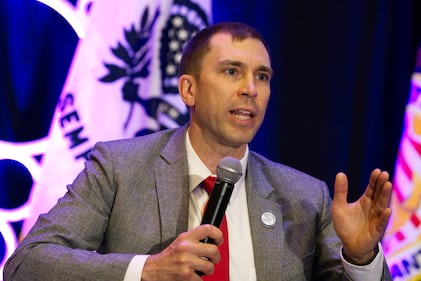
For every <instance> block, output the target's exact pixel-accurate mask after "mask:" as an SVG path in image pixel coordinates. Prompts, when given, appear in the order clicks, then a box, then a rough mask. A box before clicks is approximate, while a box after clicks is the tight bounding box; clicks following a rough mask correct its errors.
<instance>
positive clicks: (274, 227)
mask: <svg viewBox="0 0 421 281" xmlns="http://www.w3.org/2000/svg"><path fill="white" fill-rule="evenodd" d="M246 192H247V204H248V209H249V218H250V228H251V236H252V241H253V251H254V260H255V267H256V275H257V280H280V279H281V276H282V264H283V260H282V258H281V257H282V256H283V249H284V232H283V217H282V205H281V204H280V203H279V201H278V200H277V199H276V197H275V194H274V192H273V188H272V186H271V185H270V183H269V182H267V180H266V178H265V177H264V175H263V171H262V169H261V166H260V164H259V163H258V162H257V161H256V160H255V159H254V158H253V155H252V154H250V156H249V163H248V167H247V175H246ZM274 219H275V221H274Z"/></svg>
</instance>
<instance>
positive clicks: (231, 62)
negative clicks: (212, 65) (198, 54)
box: [218, 60, 245, 67]
mask: <svg viewBox="0 0 421 281" xmlns="http://www.w3.org/2000/svg"><path fill="white" fill-rule="evenodd" d="M218 64H219V65H221V66H225V65H232V66H238V67H245V64H244V63H242V62H241V61H237V60H222V61H220V62H218Z"/></svg>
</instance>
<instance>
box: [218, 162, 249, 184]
mask: <svg viewBox="0 0 421 281" xmlns="http://www.w3.org/2000/svg"><path fill="white" fill-rule="evenodd" d="M242 174H243V169H242V167H241V162H240V160H238V159H235V158H233V157H225V158H222V160H221V161H219V163H218V165H217V166H216V176H217V178H219V179H222V180H224V181H227V182H229V183H232V184H235V183H236V182H237V181H238V180H239V179H240V178H241V175H242Z"/></svg>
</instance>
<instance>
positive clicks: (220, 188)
mask: <svg viewBox="0 0 421 281" xmlns="http://www.w3.org/2000/svg"><path fill="white" fill-rule="evenodd" d="M242 174H243V172H242V168H241V162H240V161H239V160H238V159H235V158H232V157H225V158H223V159H222V160H221V161H219V163H218V165H217V167H216V182H215V186H214V187H213V190H212V193H211V195H210V198H209V201H208V205H207V207H206V210H205V213H204V214H203V218H202V223H201V224H212V225H214V226H216V227H219V226H220V225H221V222H222V218H223V217H224V214H225V210H226V209H227V206H228V202H229V200H230V197H231V194H232V191H233V190H234V184H235V183H236V182H237V181H238V180H239V179H240V178H241V175H242ZM202 242H204V243H213V244H214V241H213V239H211V238H206V239H204V240H202Z"/></svg>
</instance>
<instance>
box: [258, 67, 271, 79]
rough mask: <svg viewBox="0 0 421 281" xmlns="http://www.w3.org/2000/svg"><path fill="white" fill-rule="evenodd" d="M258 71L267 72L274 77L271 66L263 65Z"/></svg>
mask: <svg viewBox="0 0 421 281" xmlns="http://www.w3.org/2000/svg"><path fill="white" fill-rule="evenodd" d="M257 70H258V71H264V72H267V73H269V75H270V76H272V75H273V69H272V68H271V67H270V66H265V65H262V66H260V67H259V68H257Z"/></svg>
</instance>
